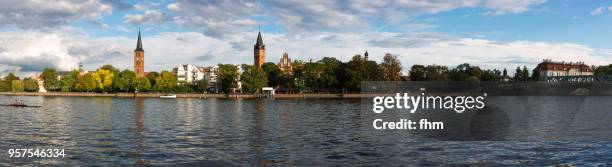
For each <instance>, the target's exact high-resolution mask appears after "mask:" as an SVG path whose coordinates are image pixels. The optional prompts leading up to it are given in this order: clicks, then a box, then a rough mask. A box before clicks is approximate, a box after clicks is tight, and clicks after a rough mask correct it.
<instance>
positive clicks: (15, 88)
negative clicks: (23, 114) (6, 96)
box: [11, 80, 23, 92]
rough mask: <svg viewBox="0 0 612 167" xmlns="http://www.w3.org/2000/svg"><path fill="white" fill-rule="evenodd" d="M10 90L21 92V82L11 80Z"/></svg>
mask: <svg viewBox="0 0 612 167" xmlns="http://www.w3.org/2000/svg"><path fill="white" fill-rule="evenodd" d="M11 92H23V84H22V83H21V81H20V80H13V81H12V82H11Z"/></svg>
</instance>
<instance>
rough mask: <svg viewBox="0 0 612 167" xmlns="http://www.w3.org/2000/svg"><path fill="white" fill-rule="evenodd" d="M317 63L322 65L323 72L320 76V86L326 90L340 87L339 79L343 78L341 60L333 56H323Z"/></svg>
mask: <svg viewBox="0 0 612 167" xmlns="http://www.w3.org/2000/svg"><path fill="white" fill-rule="evenodd" d="M318 63H319V64H322V65H323V72H322V73H321V77H320V82H321V87H322V88H324V89H327V90H330V89H336V90H337V89H339V88H340V87H341V82H340V81H341V80H343V79H344V76H343V75H344V69H343V63H342V61H340V60H338V59H336V58H333V57H324V58H323V59H321V60H319V61H318Z"/></svg>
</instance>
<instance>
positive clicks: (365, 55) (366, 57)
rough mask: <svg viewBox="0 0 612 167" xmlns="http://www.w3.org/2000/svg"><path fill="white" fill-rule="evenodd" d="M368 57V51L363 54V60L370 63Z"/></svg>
mask: <svg viewBox="0 0 612 167" xmlns="http://www.w3.org/2000/svg"><path fill="white" fill-rule="evenodd" d="M368 57H369V54H368V50H366V52H365V53H364V54H363V58H364V59H365V60H366V61H368Z"/></svg>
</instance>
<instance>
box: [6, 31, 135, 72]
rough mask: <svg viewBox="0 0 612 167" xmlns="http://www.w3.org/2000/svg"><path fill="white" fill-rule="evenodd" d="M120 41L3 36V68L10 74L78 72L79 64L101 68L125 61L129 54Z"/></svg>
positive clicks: (64, 35) (26, 33)
mask: <svg viewBox="0 0 612 167" xmlns="http://www.w3.org/2000/svg"><path fill="white" fill-rule="evenodd" d="M120 41H121V38H91V37H88V36H84V35H77V34H76V33H74V32H70V33H64V32H44V33H43V32H36V31H22V32H0V66H10V67H13V68H9V69H4V71H0V73H5V72H8V71H21V72H37V71H42V69H43V68H45V67H54V68H57V69H58V70H70V69H73V68H76V67H77V65H78V62H83V63H84V64H92V65H93V64H96V65H97V64H99V63H102V62H112V61H113V60H114V59H115V58H120V60H123V59H124V58H122V57H125V56H126V55H127V54H128V53H129V52H128V51H129V50H127V49H126V48H125V47H124V45H122V44H121V42H120Z"/></svg>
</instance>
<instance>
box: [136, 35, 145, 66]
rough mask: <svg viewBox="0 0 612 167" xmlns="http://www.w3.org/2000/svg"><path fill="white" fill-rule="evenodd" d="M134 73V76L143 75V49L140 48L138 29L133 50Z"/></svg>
mask: <svg viewBox="0 0 612 167" xmlns="http://www.w3.org/2000/svg"><path fill="white" fill-rule="evenodd" d="M134 73H136V77H145V72H144V49H142V41H141V39H140V30H138V43H136V49H135V50H134Z"/></svg>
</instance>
